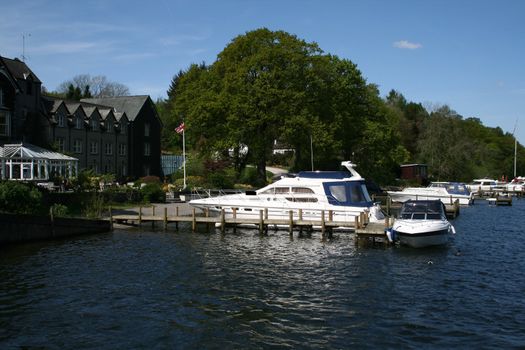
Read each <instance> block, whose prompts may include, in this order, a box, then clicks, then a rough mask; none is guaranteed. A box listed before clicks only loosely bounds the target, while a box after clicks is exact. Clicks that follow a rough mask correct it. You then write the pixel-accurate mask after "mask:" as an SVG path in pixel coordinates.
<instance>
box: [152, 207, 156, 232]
mask: <svg viewBox="0 0 525 350" xmlns="http://www.w3.org/2000/svg"><path fill="white" fill-rule="evenodd" d="M151 228H152V229H154V228H155V206H154V205H152V206H151Z"/></svg>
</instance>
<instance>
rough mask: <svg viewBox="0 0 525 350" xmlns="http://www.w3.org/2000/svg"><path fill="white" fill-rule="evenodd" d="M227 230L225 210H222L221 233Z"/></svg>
mask: <svg viewBox="0 0 525 350" xmlns="http://www.w3.org/2000/svg"><path fill="white" fill-rule="evenodd" d="M225 230H226V218H225V217H224V208H222V209H221V233H224V231H225Z"/></svg>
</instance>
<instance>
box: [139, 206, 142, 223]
mask: <svg viewBox="0 0 525 350" xmlns="http://www.w3.org/2000/svg"><path fill="white" fill-rule="evenodd" d="M140 224H142V206H140V207H139V226H140Z"/></svg>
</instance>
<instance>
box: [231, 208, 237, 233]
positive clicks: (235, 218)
mask: <svg viewBox="0 0 525 350" xmlns="http://www.w3.org/2000/svg"><path fill="white" fill-rule="evenodd" d="M232 210H233V221H235V222H234V223H233V233H236V232H237V222H236V221H237V208H232Z"/></svg>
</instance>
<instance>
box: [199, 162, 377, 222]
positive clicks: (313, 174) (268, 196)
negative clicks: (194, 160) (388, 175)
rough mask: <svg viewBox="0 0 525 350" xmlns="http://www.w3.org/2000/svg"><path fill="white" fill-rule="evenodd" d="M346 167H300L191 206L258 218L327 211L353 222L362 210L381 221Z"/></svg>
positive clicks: (349, 165)
mask: <svg viewBox="0 0 525 350" xmlns="http://www.w3.org/2000/svg"><path fill="white" fill-rule="evenodd" d="M342 165H343V166H344V167H345V168H346V171H302V172H299V173H298V174H297V175H296V176H293V177H283V178H281V179H279V180H277V181H276V182H274V183H272V184H269V185H268V186H266V187H263V188H261V189H259V190H257V191H246V192H245V193H239V194H229V195H224V196H217V197H209V198H197V199H193V200H191V201H190V202H189V204H190V205H191V206H193V207H196V208H200V209H203V210H206V209H207V210H209V211H210V212H215V213H220V212H221V211H222V210H224V212H225V215H227V216H232V215H233V213H234V211H235V215H236V217H237V218H240V219H241V218H253V219H257V218H259V215H260V212H261V210H262V211H264V213H265V215H267V218H268V219H286V218H289V215H290V211H292V212H293V216H294V217H295V218H298V217H299V211H301V215H302V218H303V219H304V220H317V221H319V220H320V219H321V213H322V212H323V211H324V214H325V219H328V216H329V212H330V213H331V215H332V220H333V221H338V222H344V223H348V224H351V223H354V222H355V218H356V216H360V215H361V213H365V214H366V215H367V216H368V219H369V221H372V222H373V221H382V220H384V215H383V213H382V211H381V208H380V207H379V205H378V204H375V203H374V202H373V201H372V199H371V198H370V195H369V194H368V190H367V188H366V185H365V179H364V178H362V177H361V175H359V173H357V171H356V170H355V169H354V166H355V165H354V164H352V163H351V162H342Z"/></svg>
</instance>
